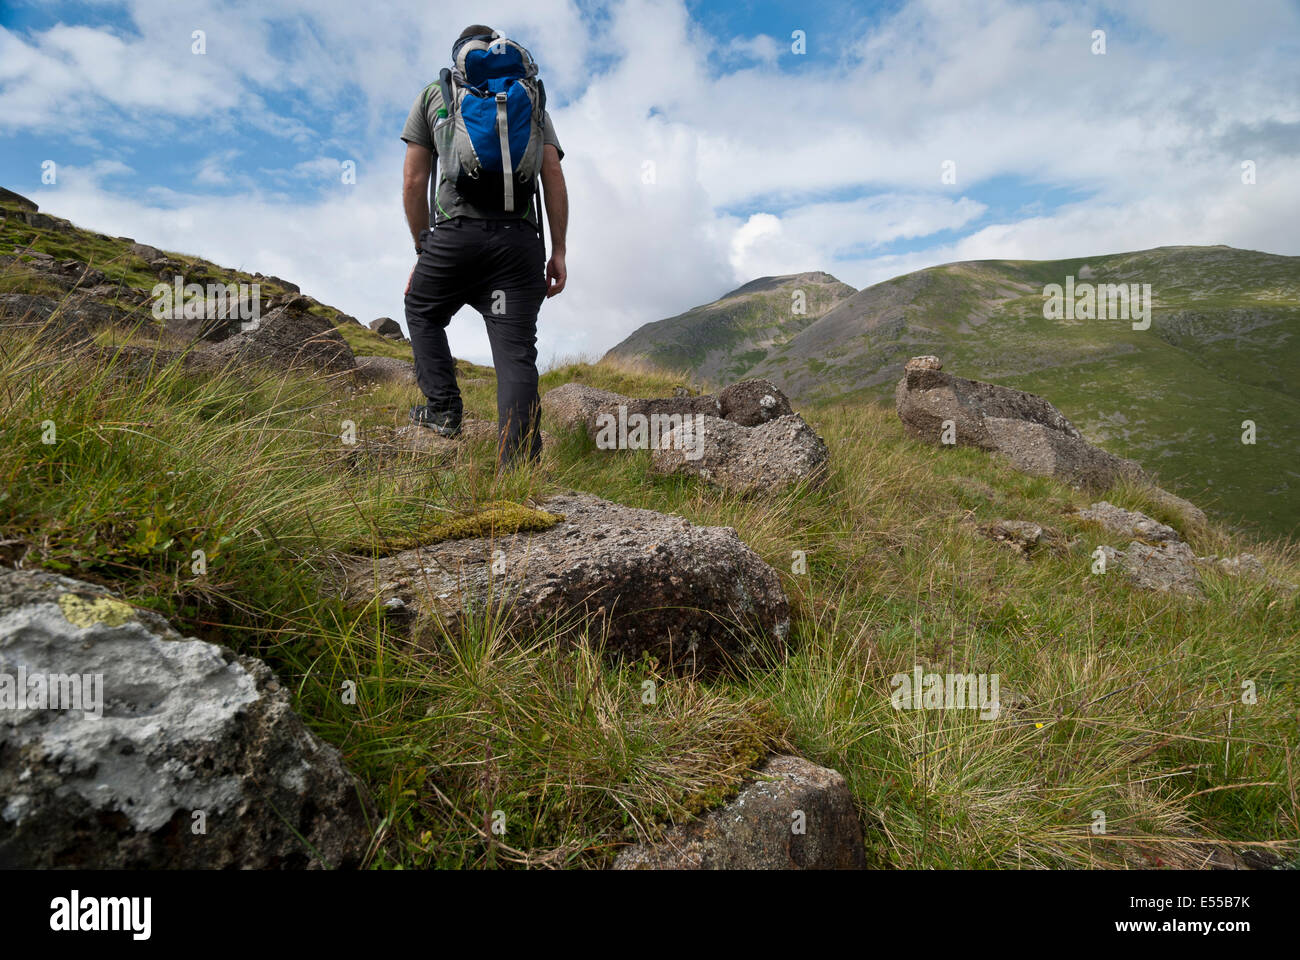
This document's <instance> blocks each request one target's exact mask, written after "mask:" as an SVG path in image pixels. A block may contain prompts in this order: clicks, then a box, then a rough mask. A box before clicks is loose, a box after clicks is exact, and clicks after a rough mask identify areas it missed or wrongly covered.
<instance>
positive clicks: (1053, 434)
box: [894, 357, 1143, 490]
mask: <svg viewBox="0 0 1300 960" xmlns="http://www.w3.org/2000/svg"><path fill="white" fill-rule="evenodd" d="M913 359H916V360H926V361H930V360H934V359H935V358H932V357H929V358H913ZM894 399H895V403H896V405H897V408H898V416H899V419H901V420H902V421H903V426H904V428H905V429H906V430H907V432H908V433H909V434H911V435H912V436H914V437H916V438H918V439H921V440H926V441H928V442H930V443H933V444H936V445H944V444H945V443H946V442H947V441H948V440H951V441H952V443H953V444H955V445H958V446H968V447H978V448H980V449H981V450H989V451H993V452H996V453H1000V454H1002V455H1003V456H1004V457H1006V458H1007V459H1008V460H1010V461H1011V464H1012V466H1014V467H1015V468H1016V469H1017V470H1020V471H1022V472H1024V473H1029V474H1033V475H1035V476H1044V477H1055V478H1057V479H1058V480H1063V481H1065V482H1066V483H1070V484H1074V485H1076V486H1082V487H1086V488H1089V489H1099V490H1104V489H1106V488H1107V487H1110V486H1112V485H1113V484H1114V483H1115V482H1116V481H1117V480H1119V479H1121V478H1124V477H1134V478H1137V477H1142V476H1143V474H1142V468H1141V467H1140V466H1139V465H1138V464H1137V463H1136V462H1134V461H1132V460H1125V459H1122V458H1120V457H1117V456H1115V455H1114V454H1111V453H1107V452H1106V451H1105V450H1102V449H1100V448H1099V447H1094V446H1093V445H1092V444H1090V443H1088V442H1087V441H1086V440H1084V439H1083V435H1082V434H1081V433H1079V431H1078V430H1077V429H1076V428H1075V426H1074V425H1073V424H1072V423H1070V421H1069V420H1067V419H1066V417H1065V415H1064V414H1063V413H1061V411H1060V410H1058V409H1056V407H1054V406H1052V404H1050V403H1049V402H1048V401H1046V400H1044V399H1043V398H1042V397H1039V396H1035V395H1034V394H1032V393H1025V392H1024V391H1023V390H1014V389H1012V388H1010V387H1002V386H998V385H997V384H992V383H983V382H981V381H979V380H966V379H964V378H963V377H955V376H953V375H952V374H949V373H944V372H943V371H942V370H940V369H938V368H936V367H935V366H934V365H933V364H931V363H929V362H926V363H917V364H909V365H908V367H907V369H906V372H905V374H904V376H903V378H902V379H901V380H900V381H899V382H898V388H897V390H896V391H895V394H894Z"/></svg>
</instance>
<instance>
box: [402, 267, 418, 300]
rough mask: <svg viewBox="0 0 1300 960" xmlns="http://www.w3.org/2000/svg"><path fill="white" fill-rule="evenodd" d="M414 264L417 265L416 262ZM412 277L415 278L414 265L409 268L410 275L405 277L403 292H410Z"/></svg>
mask: <svg viewBox="0 0 1300 960" xmlns="http://www.w3.org/2000/svg"><path fill="white" fill-rule="evenodd" d="M415 266H416V267H418V266H419V264H418V263H417V264H416V265H415ZM414 279H415V267H412V268H411V275H410V276H409V277H407V278H406V290H405V291H404V293H410V292H411V281H412V280H414Z"/></svg>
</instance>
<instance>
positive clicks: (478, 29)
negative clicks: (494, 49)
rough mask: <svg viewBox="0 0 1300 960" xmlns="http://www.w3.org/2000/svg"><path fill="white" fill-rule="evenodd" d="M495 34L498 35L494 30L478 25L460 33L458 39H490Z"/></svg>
mask: <svg viewBox="0 0 1300 960" xmlns="http://www.w3.org/2000/svg"><path fill="white" fill-rule="evenodd" d="M494 33H496V31H495V30H493V29H492V28H491V27H485V26H483V24H481V23H476V24H473V25H472V26H468V27H466V28H465V29H464V30H462V31H461V32H460V36H459V37H457V38H456V39H457V40H464V39H466V38H467V37H490V36H492V34H494Z"/></svg>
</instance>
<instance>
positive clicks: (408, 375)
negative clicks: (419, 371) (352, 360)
mask: <svg viewBox="0 0 1300 960" xmlns="http://www.w3.org/2000/svg"><path fill="white" fill-rule="evenodd" d="M352 377H353V379H354V380H355V381H356V382H357V383H366V384H370V383H397V384H414V383H415V364H414V363H413V362H412V361H410V360H400V359H398V358H397V357H357V365H356V367H355V368H354V369H353V371H352Z"/></svg>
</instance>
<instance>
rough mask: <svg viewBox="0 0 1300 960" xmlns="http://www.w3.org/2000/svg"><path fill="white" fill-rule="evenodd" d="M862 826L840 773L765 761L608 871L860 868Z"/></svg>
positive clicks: (795, 760)
mask: <svg viewBox="0 0 1300 960" xmlns="http://www.w3.org/2000/svg"><path fill="white" fill-rule="evenodd" d="M865 866H866V862H865V854H864V850H863V837H862V825H861V823H859V821H858V818H857V812H856V811H855V810H854V806H853V797H852V796H851V795H850V793H849V789H848V785H847V784H846V783H845V782H844V777H843V776H842V775H841V774H840V773H839V772H838V771H835V770H831V769H829V768H827V767H819V766H817V765H816V764H814V763H810V762H809V761H807V760H804V759H802V758H800V757H790V756H779V757H773V758H772V759H770V760H768V762H767V763H766V764H764V765H763V767H762V768H761V769H760V770H759V776H758V779H756V780H754V781H753V782H752V783H750V784H747V785H746V786H745V787H744V788H742V789H741V791H740V793H739V795H738V796H737V797H736V798H735V799H734V800H732V801H731V802H730V803H727V804H726V805H725V806H723V807H720V808H719V809H717V810H713V811H710V812H709V813H707V814H706V815H705V816H703V817H702V818H700V819H699V820H696V821H693V822H691V823H687V824H683V825H679V826H675V827H672V828H671V829H669V830H668V831H667V832H666V834H665V836H664V837H663V839H662V840H660V841H658V842H656V843H653V844H638V845H636V846H634V847H630V848H628V849H626V850H624V851H623V852H622V853H620V854H619V855H618V857H617V859H616V860H615V861H614V869H615V870H861V869H863V868H864V867H865Z"/></svg>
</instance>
